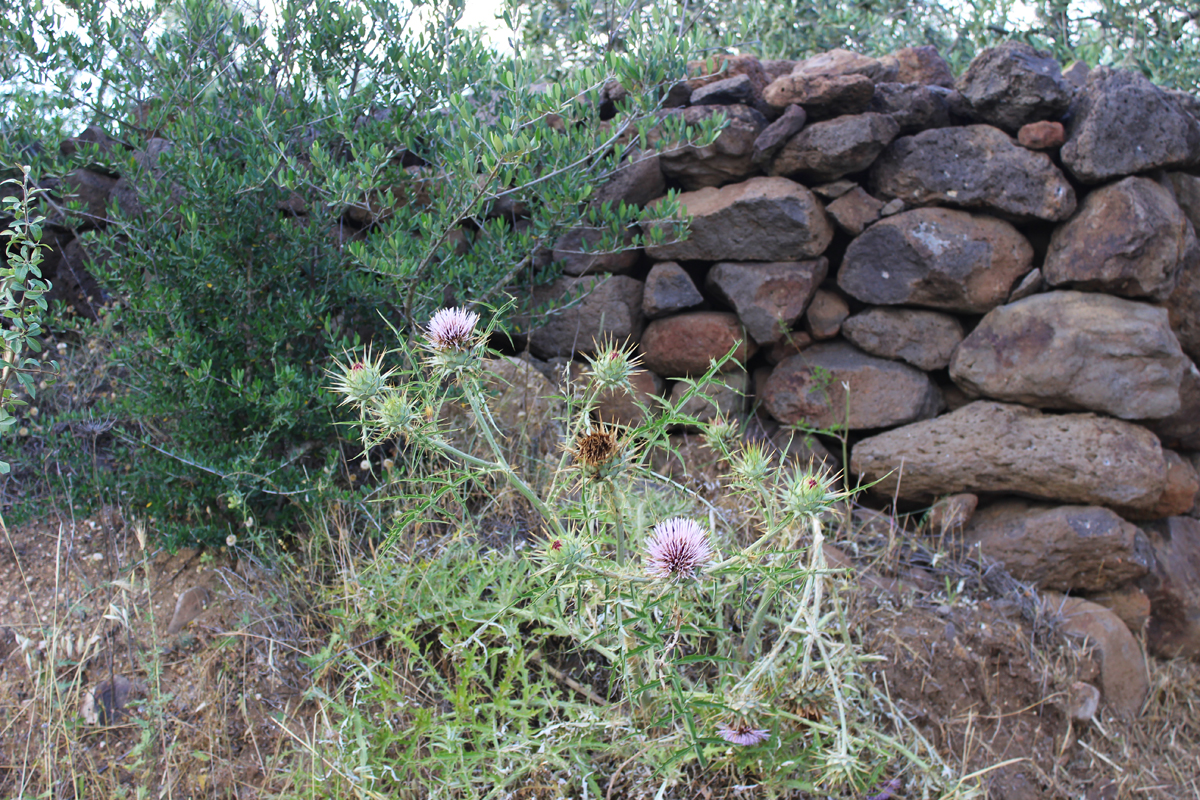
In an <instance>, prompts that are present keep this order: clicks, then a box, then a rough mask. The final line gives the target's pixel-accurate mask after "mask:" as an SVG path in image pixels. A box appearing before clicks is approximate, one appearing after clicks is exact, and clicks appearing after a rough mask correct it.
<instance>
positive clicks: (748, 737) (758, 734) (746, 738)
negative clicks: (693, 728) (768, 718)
mask: <svg viewBox="0 0 1200 800" xmlns="http://www.w3.org/2000/svg"><path fill="white" fill-rule="evenodd" d="M717 736H720V737H721V738H722V739H724V740H725V741H727V742H729V743H730V744H736V745H740V746H741V747H749V746H750V745H755V744H762V743H763V742H765V741H766V740H767V739H769V738H771V732H770V731H768V730H764V729H763V728H751V727H750V726H749V725H747V724H746V723H745V722H738V723H737V724H736V725H726V724H725V723H723V722H722V723H721V724H720V725H718V726H717Z"/></svg>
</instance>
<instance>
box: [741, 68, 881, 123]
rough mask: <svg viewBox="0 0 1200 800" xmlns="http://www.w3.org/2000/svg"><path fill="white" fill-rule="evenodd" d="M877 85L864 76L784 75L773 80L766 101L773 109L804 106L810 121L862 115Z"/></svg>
mask: <svg viewBox="0 0 1200 800" xmlns="http://www.w3.org/2000/svg"><path fill="white" fill-rule="evenodd" d="M874 94H875V82H874V81H872V80H871V79H870V78H868V77H867V76H865V75H809V76H805V75H796V74H794V73H793V74H792V75H785V76H784V77H782V78H778V79H776V80H774V81H772V82H771V83H770V84H769V85H768V86H767V88H766V90H764V91H763V99H765V100H766V101H767V104H768V105H770V106H771V107H772V108H776V109H784V108H787V107H788V106H790V105H799V106H804V110H805V111H806V112H808V116H809V118H810V119H829V118H830V117H837V116H841V115H842V114H861V113H862V112H864V111H866V110H867V107H868V106H869V105H870V104H871V97H872V96H873V95H874Z"/></svg>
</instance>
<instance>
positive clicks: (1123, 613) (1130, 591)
mask: <svg viewBox="0 0 1200 800" xmlns="http://www.w3.org/2000/svg"><path fill="white" fill-rule="evenodd" d="M1087 599H1088V600H1091V601H1092V602H1093V603H1095V604H1096V605H1098V606H1104V607H1105V608H1107V609H1108V610H1109V611H1111V612H1113V613H1114V614H1116V615H1117V617H1118V618H1119V619H1120V620H1121V622H1124V623H1125V627H1126V628H1129V631H1130V633H1133V634H1134V635H1140V634H1141V633H1142V629H1143V628H1144V627H1145V626H1146V623H1147V622H1149V621H1150V597H1149V596H1148V595H1147V594H1146V593H1145V592H1143V591H1142V590H1141V589H1139V588H1138V587H1137V586H1135V585H1133V584H1128V585H1125V586H1121V587H1118V588H1116V589H1113V590H1112V591H1110V592H1102V593H1100V594H1091V595H1088V597H1087Z"/></svg>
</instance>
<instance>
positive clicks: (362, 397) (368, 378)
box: [331, 347, 392, 406]
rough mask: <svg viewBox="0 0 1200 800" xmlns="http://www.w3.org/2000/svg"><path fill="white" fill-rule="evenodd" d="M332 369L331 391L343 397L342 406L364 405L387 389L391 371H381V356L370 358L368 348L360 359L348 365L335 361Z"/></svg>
mask: <svg viewBox="0 0 1200 800" xmlns="http://www.w3.org/2000/svg"><path fill="white" fill-rule="evenodd" d="M334 367H335V370H334V371H332V372H331V374H332V375H333V378H334V380H333V390H334V391H335V392H337V393H338V394H342V395H345V399H344V400H342V403H341V404H342V405H345V404H346V403H356V404H358V405H360V406H363V405H366V404H367V403H368V402H370V401H371V400H372V399H373V398H375V397H376V396H378V395H379V394H380V392H382V391H383V390H384V389H386V388H387V380H388V378H390V377H391V376H392V370H388V371H386V372H385V371H384V370H383V356H379V357H378V358H372V357H371V349H370V348H369V347H368V348H367V351H366V352H365V353H364V354H363V356H362V358H361V359H357V360H353V361H351V362H350V363H349V364H342V363H341V362H340V361H335V362H334Z"/></svg>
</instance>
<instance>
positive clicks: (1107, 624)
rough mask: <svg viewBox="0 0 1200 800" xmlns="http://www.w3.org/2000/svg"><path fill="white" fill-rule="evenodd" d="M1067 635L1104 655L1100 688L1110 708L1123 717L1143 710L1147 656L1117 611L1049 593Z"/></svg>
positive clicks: (1050, 604)
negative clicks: (1115, 612)
mask: <svg viewBox="0 0 1200 800" xmlns="http://www.w3.org/2000/svg"><path fill="white" fill-rule="evenodd" d="M1045 597H1046V601H1047V610H1048V611H1049V612H1050V613H1052V614H1055V615H1056V616H1057V617H1058V618H1059V620H1060V624H1061V630H1062V631H1063V633H1064V634H1065V635H1067V636H1070V637H1072V638H1075V639H1079V640H1082V641H1084V642H1086V643H1087V644H1090V645H1091V646H1093V647H1095V648H1096V652H1097V653H1098V655H1099V657H1100V690H1101V692H1102V696H1103V698H1104V702H1105V704H1106V705H1107V706H1108V707H1109V709H1110V710H1112V711H1113V712H1115V713H1116V714H1118V715H1120V716H1123V717H1134V716H1137V715H1138V714H1140V713H1141V711H1142V704H1143V703H1144V702H1145V701H1146V696H1147V695H1148V694H1149V693H1150V681H1149V678H1147V670H1146V658H1145V656H1144V655H1143V654H1142V648H1141V647H1140V646H1139V645H1138V643H1137V640H1136V639H1134V638H1133V634H1132V633H1130V632H1129V629H1128V628H1127V627H1125V623H1123V622H1122V621H1121V620H1120V618H1118V617H1117V615H1116V614H1114V613H1113V612H1111V611H1109V610H1108V609H1107V608H1104V607H1103V606H1100V605H1097V604H1096V603H1092V602H1089V601H1087V600H1084V599H1083V598H1081V597H1065V596H1063V595H1060V594H1056V593H1053V592H1050V593H1047V594H1046V596H1045Z"/></svg>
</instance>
